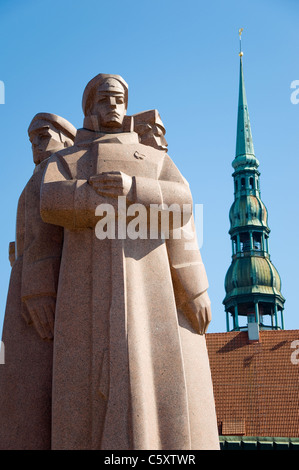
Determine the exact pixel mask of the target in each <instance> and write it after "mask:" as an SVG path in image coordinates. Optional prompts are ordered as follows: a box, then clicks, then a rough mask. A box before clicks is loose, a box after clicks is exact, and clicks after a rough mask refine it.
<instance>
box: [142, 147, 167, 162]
mask: <svg viewBox="0 0 299 470" xmlns="http://www.w3.org/2000/svg"><path fill="white" fill-rule="evenodd" d="M135 148H136V153H137V155H136V158H138V154H140V157H141V158H142V156H144V157H146V158H148V159H150V160H153V161H159V162H161V161H163V160H164V158H165V156H166V155H167V154H166V152H165V150H158V149H155V148H154V147H151V146H150V145H144V144H141V143H137V144H135Z"/></svg>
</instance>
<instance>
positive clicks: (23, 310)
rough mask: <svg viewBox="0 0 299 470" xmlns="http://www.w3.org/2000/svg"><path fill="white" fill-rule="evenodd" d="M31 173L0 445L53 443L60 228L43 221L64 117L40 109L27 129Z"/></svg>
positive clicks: (20, 228)
mask: <svg viewBox="0 0 299 470" xmlns="http://www.w3.org/2000/svg"><path fill="white" fill-rule="evenodd" d="M28 135H29V139H30V141H31V143H32V152H33V160H34V164H35V167H34V171H33V175H32V176H31V178H30V179H29V181H28V183H27V184H26V186H25V188H24V190H23V191H22V193H21V196H20V198H19V201H18V208H17V220H16V239H15V241H14V242H11V243H10V246H9V258H10V263H11V266H12V268H11V276H10V283H9V290H8V296H7V304H6V311H5V317H4V324H3V334H2V341H3V344H4V345H5V364H3V365H1V367H0V449H2V450H10V449H13V450H15V449H16V450H32V449H33V450H47V449H50V448H51V388H52V358H53V341H52V340H53V327H54V312H55V302H56V294H57V285H58V276H59V266H60V257H61V251H62V244H63V229H62V227H59V226H55V225H50V224H47V223H45V222H43V221H42V219H41V216H40V187H41V182H42V176H43V172H44V169H45V167H46V164H47V160H48V159H49V157H50V155H51V154H52V153H54V152H56V151H57V150H59V149H62V148H66V147H68V146H70V145H72V144H73V141H74V138H75V135H76V129H75V128H74V127H73V126H72V124H70V123H69V122H68V121H67V120H66V119H64V118H62V117H60V116H57V115H54V114H50V113H38V114H37V115H35V116H34V118H33V119H32V121H31V123H30V125H29V128H28Z"/></svg>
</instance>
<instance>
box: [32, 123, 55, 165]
mask: <svg viewBox="0 0 299 470" xmlns="http://www.w3.org/2000/svg"><path fill="white" fill-rule="evenodd" d="M29 140H30V142H31V144H32V153H33V160H34V163H35V164H36V165H37V164H38V163H40V162H42V161H43V160H45V159H46V158H48V157H50V155H52V153H55V152H58V150H61V149H62V148H64V143H62V142H61V139H60V134H59V132H58V131H57V130H56V129H54V128H52V127H51V125H49V127H42V128H41V129H36V130H34V131H32V132H30V134H29Z"/></svg>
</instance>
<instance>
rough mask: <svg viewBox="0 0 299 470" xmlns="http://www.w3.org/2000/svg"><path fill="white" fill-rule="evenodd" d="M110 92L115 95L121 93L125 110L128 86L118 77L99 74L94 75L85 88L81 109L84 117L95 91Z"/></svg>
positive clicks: (86, 114) (87, 112)
mask: <svg viewBox="0 0 299 470" xmlns="http://www.w3.org/2000/svg"><path fill="white" fill-rule="evenodd" d="M99 90H100V91H101V90H102V91H111V92H116V93H123V94H124V99H125V106H126V109H127V107H128V84H127V83H126V82H125V80H124V79H123V78H122V77H121V76H120V75H112V74H104V73H99V74H98V75H96V76H95V77H94V78H93V79H92V80H90V82H88V84H87V85H86V87H85V90H84V93H83V98H82V108H83V112H84V116H88V114H89V109H90V107H91V104H92V102H93V100H94V96H95V92H96V91H99Z"/></svg>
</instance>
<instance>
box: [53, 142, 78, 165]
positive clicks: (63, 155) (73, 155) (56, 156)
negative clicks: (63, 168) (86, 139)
mask: <svg viewBox="0 0 299 470" xmlns="http://www.w3.org/2000/svg"><path fill="white" fill-rule="evenodd" d="M83 153H86V149H82V147H79V146H77V145H72V146H71V147H66V148H64V149H62V150H59V151H58V152H56V153H53V155H51V157H50V158H49V161H53V160H60V161H62V162H65V163H66V164H68V163H71V162H74V161H75V160H78V159H79V158H80V157H81V156H82V154H83Z"/></svg>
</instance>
